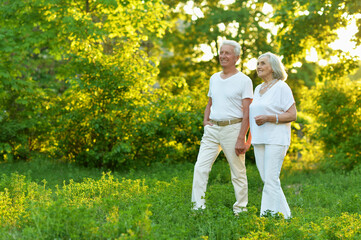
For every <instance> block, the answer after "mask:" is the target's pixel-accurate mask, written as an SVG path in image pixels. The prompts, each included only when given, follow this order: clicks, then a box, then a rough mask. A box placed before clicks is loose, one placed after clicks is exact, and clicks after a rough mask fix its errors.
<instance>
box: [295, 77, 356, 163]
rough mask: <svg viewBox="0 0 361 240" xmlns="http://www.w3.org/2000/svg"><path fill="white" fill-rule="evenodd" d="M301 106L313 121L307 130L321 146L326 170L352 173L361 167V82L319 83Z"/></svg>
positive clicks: (309, 92)
mask: <svg viewBox="0 0 361 240" xmlns="http://www.w3.org/2000/svg"><path fill="white" fill-rule="evenodd" d="M302 106H303V111H305V112H306V113H307V114H309V116H311V117H312V118H313V119H312V121H311V122H310V123H309V124H308V125H307V127H306V128H307V131H308V132H309V133H310V134H311V137H312V138H313V139H315V140H316V141H320V143H321V146H322V148H323V150H324V156H323V157H322V158H323V163H324V164H325V165H324V166H325V167H327V168H334V169H352V168H353V167H354V166H356V165H358V164H360V163H361V161H360V159H361V154H360V151H359V146H360V145H361V82H357V81H351V80H348V79H342V80H337V81H336V80H334V81H326V82H322V83H318V84H317V86H316V87H315V88H313V89H311V90H308V91H307V94H306V93H305V97H304V99H303V101H302Z"/></svg>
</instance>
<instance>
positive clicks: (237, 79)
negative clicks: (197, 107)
mask: <svg viewBox="0 0 361 240" xmlns="http://www.w3.org/2000/svg"><path fill="white" fill-rule="evenodd" d="M208 97H210V98H212V106H211V113H210V116H209V118H210V119H213V120H216V121H223V120H231V119H235V118H243V111H242V100H243V99H244V98H253V84H252V80H251V79H250V78H249V77H248V76H246V75H245V74H243V73H241V72H238V73H236V74H234V75H232V76H230V77H228V78H226V79H223V78H221V72H217V73H215V74H213V75H212V77H211V79H210V81H209V91H208Z"/></svg>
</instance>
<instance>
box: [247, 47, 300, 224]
mask: <svg viewBox="0 0 361 240" xmlns="http://www.w3.org/2000/svg"><path fill="white" fill-rule="evenodd" d="M257 74H258V76H259V77H260V78H261V79H262V80H263V83H262V84H260V85H258V86H257V87H256V89H255V91H254V98H253V102H252V104H251V105H250V107H249V121H250V131H251V135H252V145H253V147H254V154H255V158H256V164H257V168H258V171H259V173H260V175H261V178H262V181H263V183H264V186H263V192H262V203H261V213H260V215H261V216H263V215H265V214H267V212H271V213H272V214H276V213H282V214H283V216H284V218H286V219H287V218H290V217H291V211H290V208H289V206H288V204H287V201H286V197H285V195H284V193H283V191H282V188H281V182H280V179H279V176H280V173H281V168H282V163H283V159H284V157H285V156H286V153H287V150H288V147H289V145H290V143H291V122H292V121H295V120H296V118H297V110H296V106H295V100H294V98H293V94H292V91H291V89H290V87H289V86H288V85H287V83H285V80H286V78H287V73H286V72H285V70H284V66H283V64H282V63H281V61H280V59H279V58H278V57H277V56H276V55H274V54H273V53H270V52H268V53H265V54H262V55H261V56H260V57H259V58H258V61H257Z"/></svg>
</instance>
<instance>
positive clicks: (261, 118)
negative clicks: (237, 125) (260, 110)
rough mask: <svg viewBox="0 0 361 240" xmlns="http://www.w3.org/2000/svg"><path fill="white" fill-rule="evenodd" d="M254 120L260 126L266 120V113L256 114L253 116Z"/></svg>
mask: <svg viewBox="0 0 361 240" xmlns="http://www.w3.org/2000/svg"><path fill="white" fill-rule="evenodd" d="M254 120H255V121H256V124H257V125H258V126H261V125H263V124H265V123H266V122H268V121H269V120H268V115H258V116H255V117H254Z"/></svg>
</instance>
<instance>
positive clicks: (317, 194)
mask: <svg viewBox="0 0 361 240" xmlns="http://www.w3.org/2000/svg"><path fill="white" fill-rule="evenodd" d="M14 169H17V170H18V173H15V172H14ZM45 170H47V171H45ZM0 172H1V178H0V196H1V198H0V199H1V200H0V201H1V208H0V220H1V221H0V238H1V239H35V238H36V239H70V238H71V239H359V238H360V237H361V228H360V226H361V212H360V208H359V206H360V204H361V198H360V195H359V193H360V190H361V189H360V185H359V182H360V180H361V179H360V176H361V169H360V168H356V169H354V170H353V171H351V172H348V173H347V174H346V173H342V172H326V173H322V172H309V173H305V172H304V173H300V172H293V173H292V174H283V175H282V179H281V181H282V186H283V188H284V192H285V195H286V196H287V200H288V202H289V204H290V207H291V210H292V214H293V218H292V219H291V220H289V221H288V220H283V219H281V218H278V217H265V218H260V217H258V215H259V208H260V201H261V190H262V181H261V179H260V177H259V175H258V172H257V169H256V168H255V166H254V165H253V164H248V181H249V207H248V212H247V213H244V214H242V215H240V216H239V217H238V218H237V217H235V216H234V215H233V213H232V204H233V202H234V200H235V199H234V193H233V187H232V184H231V181H230V171H229V166H228V164H227V163H226V162H223V161H218V162H216V164H215V166H214V168H213V171H212V172H211V176H210V183H209V188H208V192H207V196H206V198H207V202H208V205H207V206H208V207H207V209H206V210H205V211H203V212H193V211H191V203H190V194H191V193H190V191H191V184H192V174H193V165H192V164H189V163H187V164H176V165H168V164H166V165H162V164H157V165H156V166H153V167H150V168H146V169H143V170H137V171H130V172H123V173H121V172H114V173H106V174H104V173H103V174H102V173H101V170H97V169H84V168H77V167H74V166H67V165H64V164H61V165H59V164H55V163H50V162H48V161H45V160H42V161H38V162H32V163H18V164H2V165H1V171H0ZM43 177H45V179H44V180H42V179H43ZM73 178H74V179H75V180H73ZM47 180H49V181H47Z"/></svg>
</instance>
